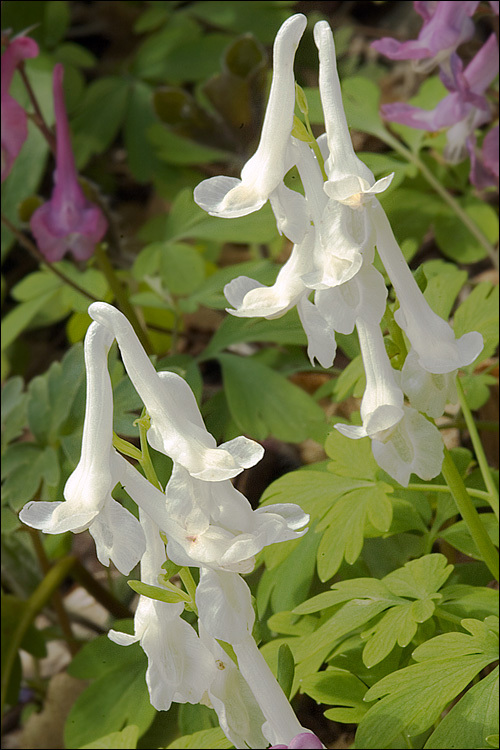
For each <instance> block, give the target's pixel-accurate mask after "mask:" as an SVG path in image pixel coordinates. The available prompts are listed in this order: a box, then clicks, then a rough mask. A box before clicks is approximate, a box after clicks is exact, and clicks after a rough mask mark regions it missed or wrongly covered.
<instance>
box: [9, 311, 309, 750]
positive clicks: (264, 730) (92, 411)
mask: <svg viewBox="0 0 500 750" xmlns="http://www.w3.org/2000/svg"><path fill="white" fill-rule="evenodd" d="M89 313H90V315H91V317H93V318H94V319H95V320H94V322H93V323H92V324H91V326H90V328H89V330H88V332H87V335H86V338H85V364H86V371H87V404H86V411H85V421H84V430H83V440H82V453H81V458H80V462H79V464H78V466H77V468H76V469H75V471H74V472H73V474H72V475H71V476H70V478H69V479H68V481H67V483H66V486H65V489H64V496H65V501H64V502H31V503H28V504H27V505H26V506H25V508H23V510H22V511H21V519H22V520H23V521H24V522H25V523H27V524H28V525H29V526H32V527H34V528H39V529H41V530H42V531H44V532H46V533H60V532H63V531H69V530H71V531H74V532H79V531H83V530H84V529H89V531H90V533H91V534H92V535H93V537H94V539H95V542H96V548H97V554H98V557H99V560H100V561H101V562H102V563H103V564H104V565H108V564H109V560H110V559H111V560H112V561H113V562H114V563H115V564H116V565H117V567H118V568H119V569H120V571H121V572H123V573H128V572H130V570H131V568H132V567H134V566H135V565H136V564H137V562H139V560H140V562H141V580H142V582H143V583H145V584H148V585H150V586H158V574H159V573H160V572H161V566H162V564H163V563H164V562H165V559H166V555H165V552H166V554H167V555H168V559H169V560H170V561H171V562H173V563H175V564H177V565H179V566H181V567H182V566H191V567H197V568H199V570H200V582H199V584H198V586H197V589H196V604H197V605H198V607H199V608H200V609H201V611H202V613H203V616H202V617H201V616H200V628H199V633H196V631H195V630H194V628H193V627H192V626H191V625H189V624H188V623H187V622H186V621H185V620H184V619H182V618H181V614H182V611H183V608H184V604H183V602H182V600H181V599H179V601H177V600H174V601H172V603H170V602H168V601H157V600H155V599H150V598H149V597H147V596H144V595H141V596H140V598H139V603H138V606H137V610H136V613H135V619H134V634H133V635H129V634H126V633H120V632H117V631H114V630H112V631H110V634H109V635H110V638H111V639H112V640H113V641H114V642H116V643H118V644H121V645H124V646H126V645H129V644H130V643H134V642H136V641H139V642H140V643H141V646H142V648H143V649H144V651H145V653H146V655H147V657H148V669H147V674H146V681H147V685H148V690H149V693H150V697H151V702H152V704H153V706H155V707H156V708H157V709H158V710H168V708H169V707H170V705H171V703H172V702H173V701H175V702H180V703H186V702H189V703H198V702H203V703H205V704H206V705H209V706H212V707H213V708H214V709H215V710H216V712H217V714H218V716H219V721H220V725H221V727H222V729H223V731H224V732H225V733H226V735H227V737H228V738H229V739H230V740H231V741H232V742H233V743H234V744H235V746H236V747H240V748H252V747H263V746H265V745H266V744H268V742H288V741H289V740H292V739H293V737H294V736H295V735H297V734H299V733H300V732H303V731H304V730H303V727H301V725H300V723H299V722H298V721H297V719H296V717H295V714H294V713H293V710H292V709H291V707H290V704H289V703H288V701H287V700H286V698H285V696H284V694H283V693H282V691H281V688H280V687H279V685H278V683H277V682H276V680H275V679H274V677H273V676H272V673H271V671H270V670H269V667H268V666H267V664H266V663H265V661H264V659H263V657H261V655H260V652H259V650H258V648H257V645H256V643H255V641H254V639H253V637H252V635H251V630H252V625H253V622H254V619H255V615H254V612H253V608H252V604H251V598H250V590H249V589H248V586H247V585H246V583H245V582H244V581H243V579H241V578H240V576H239V573H240V572H243V573H248V572H251V570H252V569H253V567H254V562H255V560H254V556H255V555H256V554H257V553H258V552H260V551H261V550H262V549H263V547H264V546H266V545H268V544H274V543H276V542H280V541H286V540H290V539H296V538H299V537H301V536H302V535H303V534H305V533H306V531H307V529H306V528H304V527H305V525H306V524H307V522H308V519H309V517H308V516H307V515H306V514H304V513H303V512H302V511H301V509H300V508H299V507H298V506H296V505H293V504H277V505H274V506H266V507H265V508H259V509H257V510H252V508H251V506H250V504H249V502H248V501H247V500H246V498H245V497H244V496H243V495H242V494H241V493H240V492H238V491H237V490H236V489H235V488H234V487H233V485H232V484H231V481H230V477H233V476H235V475H236V474H238V473H239V472H240V471H242V470H243V468H244V467H245V466H250V465H253V464H254V463H256V462H257V461H258V460H259V459H260V458H261V456H262V452H263V451H262V448H261V446H259V445H257V444H256V443H254V442H253V441H251V440H248V439H247V438H240V439H236V440H233V441H230V442H229V443H226V444H224V445H222V446H219V447H217V446H216V443H215V440H214V439H213V437H212V436H211V435H209V433H208V432H207V431H206V428H205V425H204V424H203V421H202V418H201V415H200V412H199V409H198V406H197V404H196V401H195V399H194V396H193V394H192V392H191V390H190V389H189V387H188V386H187V384H186V383H185V382H184V381H183V380H182V378H181V377H180V376H178V375H175V374H174V373H156V371H155V370H154V368H153V367H152V365H151V362H150V360H149V359H148V357H147V356H146V354H145V352H144V351H143V350H142V347H141V346H140V344H139V341H138V339H137V337H136V335H135V333H134V332H133V329H132V327H131V326H130V324H129V323H128V321H127V320H126V319H125V318H124V316H123V315H122V314H121V313H120V312H118V311H117V310H115V309H114V308H112V307H111V306H110V305H107V304H105V303H94V304H93V305H91V306H90V308H89ZM114 338H116V340H117V342H118V346H119V348H120V351H121V354H122V358H123V361H124V364H125V367H126V369H127V372H128V374H129V376H130V379H131V381H132V383H133V385H134V386H135V387H136V388H137V390H138V392H139V395H140V396H141V398H142V399H143V400H144V402H145V405H146V407H147V409H148V410H149V409H151V412H152V417H151V429H150V430H149V432H148V439H149V440H150V441H151V444H152V445H154V446H158V448H159V450H162V451H163V452H164V453H166V455H168V456H170V458H172V460H173V470H172V475H171V478H170V480H169V482H168V484H167V487H166V489H165V492H163V491H162V490H161V489H158V488H157V487H156V486H153V484H151V483H150V482H149V481H148V480H147V479H146V478H145V477H144V476H143V475H142V474H140V473H139V472H138V471H137V470H136V469H135V468H134V467H133V466H132V465H131V464H130V463H129V462H128V461H127V460H126V459H125V458H123V456H121V455H119V454H118V453H117V451H116V450H115V449H114V447H113V432H112V421H113V399H112V388H111V380H110V376H109V372H108V367H107V356H108V351H109V348H110V346H111V343H112V341H113V339H114ZM118 482H119V483H120V484H121V485H122V487H123V488H124V489H125V491H126V492H127V493H128V495H129V497H130V498H131V499H132V500H133V501H134V502H135V503H136V504H137V506H138V508H139V520H137V519H136V518H135V516H133V515H132V514H130V513H129V512H128V511H126V510H125V509H124V508H123V507H122V506H121V505H120V504H119V503H118V502H117V501H116V500H114V499H113V497H112V496H111V492H112V490H113V488H114V487H115V485H116V484H117V483H118ZM160 532H161V533H162V534H163V535H164V536H165V538H166V550H165V544H164V542H163V541H162V537H161V534H160ZM217 639H219V640H223V641H226V642H227V643H230V644H233V643H234V644H235V646H238V647H240V648H241V654H240V656H239V657H238V664H237V665H236V664H235V663H234V662H233V661H232V660H231V659H230V658H229V657H228V656H227V654H226V653H225V652H224V651H223V649H222V648H221V647H220V644H218V643H217ZM263 686H267V687H266V689H264V688H263ZM266 691H267V692H266ZM268 693H269V695H268ZM263 696H264V697H265V696H267V697H266V698H265V700H263ZM268 698H269V700H271V699H272V700H271V702H269V700H268ZM273 707H274V708H273Z"/></svg>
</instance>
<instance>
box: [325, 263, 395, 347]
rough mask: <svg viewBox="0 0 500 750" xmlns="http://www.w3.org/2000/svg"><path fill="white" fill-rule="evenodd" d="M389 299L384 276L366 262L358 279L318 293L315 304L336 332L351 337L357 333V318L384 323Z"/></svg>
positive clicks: (355, 277) (357, 275)
mask: <svg viewBox="0 0 500 750" xmlns="http://www.w3.org/2000/svg"><path fill="white" fill-rule="evenodd" d="M386 299H387V288H386V286H385V281H384V277H383V276H382V274H380V273H379V272H378V271H377V270H376V269H375V268H374V267H373V266H372V265H371V264H369V263H366V262H365V263H363V266H362V267H361V269H360V270H359V272H358V273H357V274H356V276H354V278H352V279H350V280H349V281H346V283H345V284H340V285H339V286H336V287H332V288H329V289H321V290H318V291H317V292H316V296H315V303H316V306H317V307H318V309H319V311H320V312H321V314H322V315H323V317H324V318H325V319H326V320H327V321H328V323H329V324H330V326H331V327H332V328H333V329H334V330H335V331H338V332H339V333H344V334H349V333H352V331H353V330H354V325H355V323H356V319H357V318H363V319H364V320H371V321H373V322H380V321H381V320H382V317H383V315H384V312H385V306H386Z"/></svg>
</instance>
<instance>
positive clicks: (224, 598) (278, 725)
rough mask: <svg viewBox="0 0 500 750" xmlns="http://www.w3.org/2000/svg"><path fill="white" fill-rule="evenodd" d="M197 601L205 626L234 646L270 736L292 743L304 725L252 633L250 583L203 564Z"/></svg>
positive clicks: (242, 671) (278, 741)
mask: <svg viewBox="0 0 500 750" xmlns="http://www.w3.org/2000/svg"><path fill="white" fill-rule="evenodd" d="M196 604H197V607H198V613H199V617H200V623H201V624H202V626H203V627H204V628H205V630H206V631H207V632H208V633H209V634H210V635H211V636H212V637H213V638H216V639H218V640H222V641H225V642H226V643H229V644H230V645H231V646H232V647H233V650H234V653H235V654H236V657H237V659H238V668H239V670H240V672H241V674H242V675H243V677H244V678H245V680H246V682H247V684H248V686H249V687H250V690H251V691H252V693H253V695H254V697H255V699H256V701H257V702H258V704H259V706H260V709H261V711H262V713H263V715H264V716H265V718H266V722H265V724H264V725H263V727H262V731H263V733H264V735H265V737H266V739H267V740H268V741H269V742H270V743H271V744H273V745H274V744H278V743H283V744H286V745H288V744H289V742H290V740H292V739H293V737H295V736H296V735H297V734H299V733H300V732H303V731H304V729H303V727H301V725H300V723H299V721H298V720H297V717H296V716H295V714H294V712H293V709H292V707H291V706H290V703H289V702H288V700H287V698H286V696H285V694H284V693H283V691H282V689H281V688H280V686H279V684H278V682H277V681H276V679H275V677H274V675H273V673H272V672H271V670H270V669H269V667H268V665H267V663H266V660H265V659H264V657H263V656H262V654H261V653H260V651H259V649H258V647H257V644H256V643H255V640H254V639H253V637H252V627H253V624H254V621H255V614H254V611H253V608H252V602H251V595H250V589H249V588H248V586H247V584H246V583H245V581H243V579H242V578H240V576H239V575H237V574H236V573H226V572H222V571H214V570H207V569H203V568H202V570H201V571H200V582H199V584H198V588H197V590H196Z"/></svg>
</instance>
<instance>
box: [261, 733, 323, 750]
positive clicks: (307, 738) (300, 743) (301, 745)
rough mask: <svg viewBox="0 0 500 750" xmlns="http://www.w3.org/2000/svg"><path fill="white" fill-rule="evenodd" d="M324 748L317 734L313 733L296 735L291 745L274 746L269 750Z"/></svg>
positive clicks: (313, 749)
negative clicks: (280, 749) (279, 749)
mask: <svg viewBox="0 0 500 750" xmlns="http://www.w3.org/2000/svg"><path fill="white" fill-rule="evenodd" d="M322 747H324V745H323V743H322V742H321V740H319V739H318V738H317V737H316V735H315V734H313V733H312V732H301V733H300V734H297V735H295V737H294V738H293V740H291V742H290V744H289V745H272V746H271V747H270V748H269V750H278V748H283V750H288V748H289V749H290V750H304V749H305V748H311V749H312V750H315V749H316V748H322Z"/></svg>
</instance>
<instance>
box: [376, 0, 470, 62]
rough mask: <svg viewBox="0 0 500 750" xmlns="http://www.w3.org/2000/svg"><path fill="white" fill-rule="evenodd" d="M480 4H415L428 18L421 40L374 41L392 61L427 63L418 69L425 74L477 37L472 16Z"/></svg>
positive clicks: (448, 2)
mask: <svg viewBox="0 0 500 750" xmlns="http://www.w3.org/2000/svg"><path fill="white" fill-rule="evenodd" d="M478 5H479V3H478V2H463V1H462V0H460V1H459V2H453V1H452V0H446V2H443V0H440V2H415V3H414V7H415V10H416V11H417V13H418V14H419V15H420V16H422V18H423V19H424V24H423V26H422V28H421V29H420V33H419V35H418V38H417V39H410V40H409V41H407V42H398V41H397V40H396V39H392V38H391V37H384V38H383V39H380V40H379V41H376V42H373V44H372V47H373V48H374V49H376V50H377V51H378V52H380V53H381V54H382V55H385V56H386V57H389V58H390V59H391V60H426V61H427V62H425V63H418V64H417V65H416V67H417V68H418V69H419V70H422V71H424V70H425V71H428V70H431V69H432V68H433V67H434V66H435V65H438V64H441V63H443V62H445V61H447V60H448V59H449V57H450V56H451V55H452V54H453V53H454V52H455V50H456V49H457V47H459V46H460V44H462V43H463V42H466V41H468V40H469V39H471V38H472V36H473V34H474V24H473V22H472V21H471V18H470V17H471V16H472V15H473V14H474V12H475V10H476V8H477V6H478Z"/></svg>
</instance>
